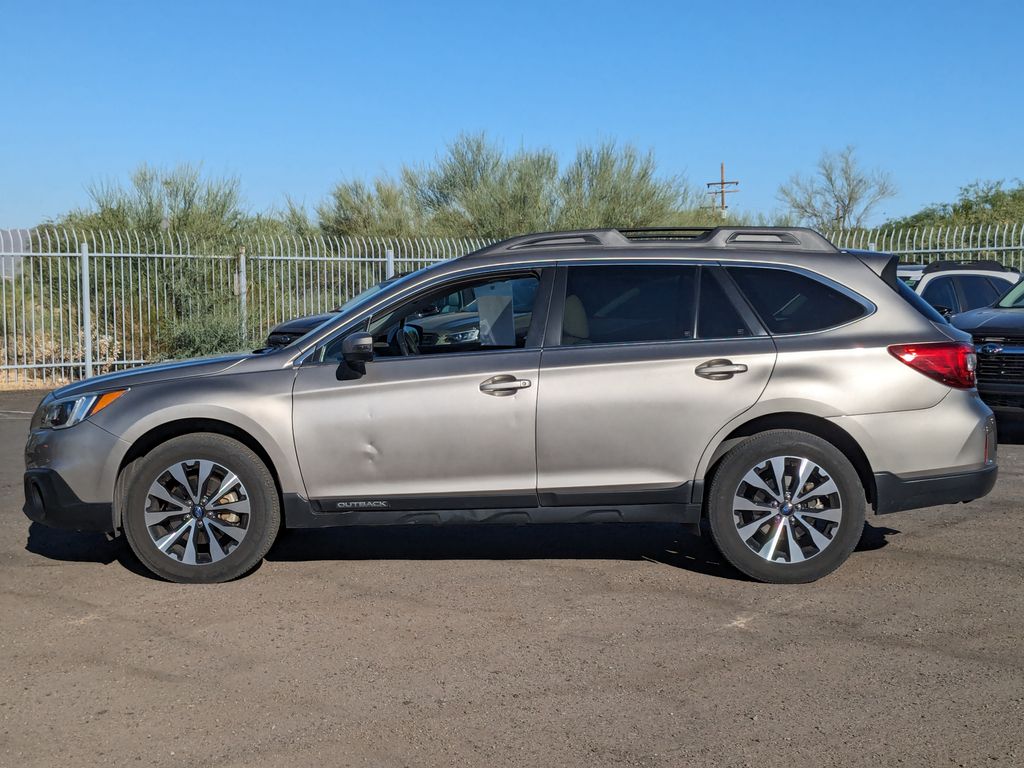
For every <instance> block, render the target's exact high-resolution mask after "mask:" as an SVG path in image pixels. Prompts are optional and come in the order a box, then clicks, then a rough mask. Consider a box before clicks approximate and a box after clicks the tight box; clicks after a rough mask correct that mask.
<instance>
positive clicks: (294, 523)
mask: <svg viewBox="0 0 1024 768" xmlns="http://www.w3.org/2000/svg"><path fill="white" fill-rule="evenodd" d="M284 502H285V520H286V524H287V527H288V528H331V527H335V526H348V525H465V524H469V523H496V524H504V525H526V524H548V523H677V524H684V525H694V526H696V525H697V524H699V523H700V513H701V505H700V504H692V503H675V504H604V505H592V504H588V505H582V506H558V507H554V506H551V507H544V506H541V507H537V506H521V507H500V508H499V507H495V508H485V509H479V508H474V509H425V510H424V509H421V510H407V509H406V510H403V509H353V510H345V511H333V510H332V511H329V512H321V511H319V509H318V507H319V504H318V503H317V502H316V501H313V502H309V501H307V500H305V499H303V498H302V497H300V496H298V495H297V494H286V495H285V500H284Z"/></svg>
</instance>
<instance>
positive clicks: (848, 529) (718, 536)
mask: <svg viewBox="0 0 1024 768" xmlns="http://www.w3.org/2000/svg"><path fill="white" fill-rule="evenodd" d="M865 504H866V502H865V497H864V488H863V486H862V485H861V482H860V479H859V477H858V476H857V471H856V470H855V469H854V468H853V465H852V464H851V463H850V461H849V459H847V458H846V456H845V455H844V454H843V453H842V452H841V451H839V449H837V448H836V447H835V446H834V445H832V444H831V443H829V442H827V441H825V440H823V439H821V438H820V437H817V436H815V435H812V434H809V433H806V432H799V431H796V430H772V431H769V432H763V433H761V434H759V435H755V436H753V437H750V438H748V439H746V440H744V441H743V442H742V443H740V444H739V445H737V446H736V447H734V448H733V449H732V450H731V451H729V452H728V453H727V454H726V455H725V457H724V458H723V459H722V461H721V463H720V464H719V466H718V469H717V471H716V472H715V476H714V479H713V480H712V482H711V486H710V488H709V491H708V521H709V523H710V525H711V535H712V538H713V539H714V542H715V545H716V546H717V547H718V549H719V551H721V553H722V555H723V557H725V559H726V560H728V561H729V562H730V563H731V564H732V565H733V566H735V567H736V568H737V569H738V570H740V571H742V572H743V573H745V574H746V575H747V576H749V577H751V578H753V579H756V580H758V581H765V582H773V583H786V584H795V583H801V582H808V581H815V580H816V579H820V578H821V577H822V576H825V575H827V574H829V573H831V572H832V571H834V570H835V569H836V568H838V567H839V566H840V565H842V563H843V562H844V561H845V560H846V558H847V557H849V556H850V553H851V552H852V551H853V549H854V547H856V546H857V542H858V541H859V540H860V536H861V532H862V531H863V528H864V510H865Z"/></svg>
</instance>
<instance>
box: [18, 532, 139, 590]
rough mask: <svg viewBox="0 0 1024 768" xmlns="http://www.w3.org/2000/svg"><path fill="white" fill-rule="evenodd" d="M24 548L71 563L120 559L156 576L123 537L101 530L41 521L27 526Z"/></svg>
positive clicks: (134, 569) (136, 570) (129, 566)
mask: <svg viewBox="0 0 1024 768" xmlns="http://www.w3.org/2000/svg"><path fill="white" fill-rule="evenodd" d="M25 551H26V552H31V553H32V554H34V555H41V556H42V557H45V558H47V559H49V560H61V561H64V562H68V563H99V564H100V565H110V564H111V563H115V562H116V563H118V564H120V565H121V566H122V567H123V568H125V569H127V570H129V571H131V572H132V573H134V574H136V575H138V576H145V577H147V578H150V579H157V577H156V576H155V575H153V574H152V573H150V571H149V570H148V569H147V568H146V566H144V565H143V564H142V563H140V562H139V560H138V558H137V557H135V555H134V553H133V552H132V551H131V549H129V547H128V544H127V542H126V541H125V540H124V537H123V536H121V537H119V538H116V539H113V540H109V539H107V537H106V536H105V535H103V534H102V533H80V532H78V531H62V530H59V529H57V528H48V527H47V526H45V525H42V524H40V523H32V524H31V525H30V526H29V527H28V540H27V541H26V542H25Z"/></svg>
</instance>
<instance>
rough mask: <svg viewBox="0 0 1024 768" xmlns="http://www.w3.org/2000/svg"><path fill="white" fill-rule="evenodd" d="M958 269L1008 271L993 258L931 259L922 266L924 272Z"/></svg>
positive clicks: (1008, 270)
mask: <svg viewBox="0 0 1024 768" xmlns="http://www.w3.org/2000/svg"><path fill="white" fill-rule="evenodd" d="M959 269H977V270H982V271H985V272H1010V271H1012V270H1010V269H1007V268H1006V266H1005V265H1004V264H1001V263H1000V262H998V261H996V260H995V259H973V260H965V261H933V262H932V263H931V264H929V265H928V266H926V267H925V268H924V273H925V274H929V273H931V272H952V271H955V270H959Z"/></svg>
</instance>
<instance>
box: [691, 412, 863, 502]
mask: <svg viewBox="0 0 1024 768" xmlns="http://www.w3.org/2000/svg"><path fill="white" fill-rule="evenodd" d="M814 410H818V411H820V412H819V413H813V412H808V411H807V410H788V409H787V410H776V411H770V412H767V413H765V412H762V413H754V412H752V411H747V412H746V413H745V414H743V417H740V418H737V419H734V420H733V421H732V422H730V423H729V424H727V425H726V426H725V427H723V428H722V429H721V430H719V432H718V433H717V434H716V435H715V437H714V439H713V440H712V441H711V443H710V444H709V445H708V447H707V448H706V449H705V450H704V454H703V455H702V456H701V459H700V463H699V465H698V467H697V478H698V480H699V481H698V482H696V483H695V484H694V494H695V497H694V498H693V499H692V501H693V502H696V503H703V501H704V499H703V491H704V488H706V487H707V486H708V485H709V484H710V482H711V478H712V476H713V474H714V470H715V467H716V466H717V465H718V462H719V460H720V459H721V458H722V457H723V456H724V455H725V454H726V453H727V452H728V451H729V450H730V449H731V448H732V447H733V446H735V445H736V444H738V443H739V442H740V441H742V440H743V439H744V438H747V437H751V436H753V435H756V434H759V433H761V432H766V431H768V430H773V429H796V430H800V431H801V432H807V433H809V434H812V435H815V436H817V437H820V438H821V439H822V440H826V441H828V442H829V443H831V444H832V445H834V446H835V447H836V448H837V449H839V451H840V452H842V453H843V455H845V456H846V458H847V459H849V460H850V463H851V464H852V465H853V467H854V469H855V470H856V471H857V475H858V477H859V478H860V481H861V484H862V485H863V486H864V494H865V496H866V498H867V502H868V504H870V505H872V506H874V505H875V504H876V502H877V498H878V494H877V488H876V485H875V477H874V473H873V470H872V466H871V462H870V460H869V459H868V453H867V452H866V451H865V449H864V446H863V445H862V444H861V442H860V441H859V440H858V439H857V438H856V437H854V435H852V434H850V432H848V431H847V430H846V429H844V428H843V427H842V426H840V425H839V424H837V423H836V419H837V416H836V414H834V413H827V412H824V411H823V409H819V408H815V409H814ZM861 437H864V436H861Z"/></svg>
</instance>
